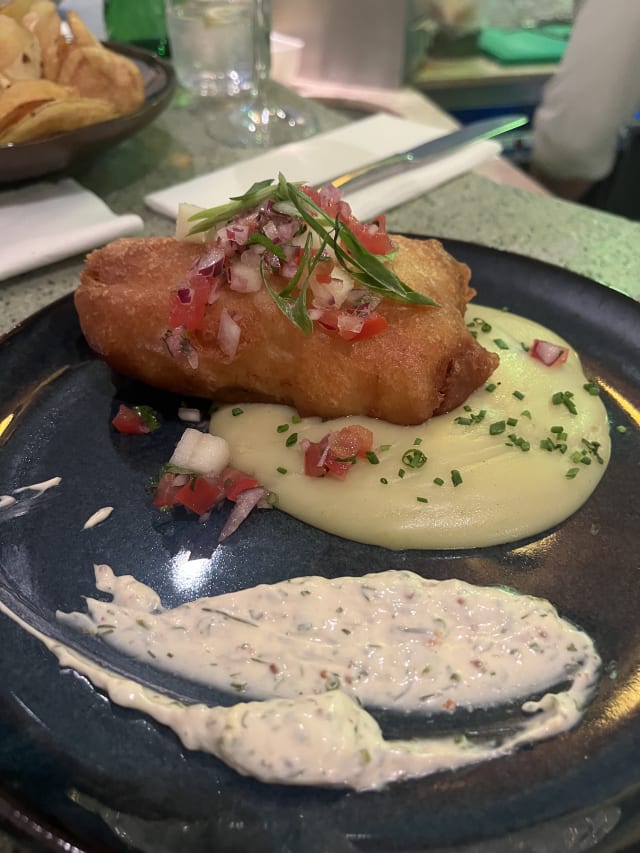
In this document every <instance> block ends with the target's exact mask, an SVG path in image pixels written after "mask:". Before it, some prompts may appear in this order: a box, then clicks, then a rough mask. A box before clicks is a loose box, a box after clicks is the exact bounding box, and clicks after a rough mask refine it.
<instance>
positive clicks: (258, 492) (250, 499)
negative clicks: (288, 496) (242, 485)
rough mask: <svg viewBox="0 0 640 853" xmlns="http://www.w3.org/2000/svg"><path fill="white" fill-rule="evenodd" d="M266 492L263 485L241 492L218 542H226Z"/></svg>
mask: <svg viewBox="0 0 640 853" xmlns="http://www.w3.org/2000/svg"><path fill="white" fill-rule="evenodd" d="M266 494H267V492H266V489H264V488H263V487H262V486H256V488H255V489H245V490H244V492H240V494H239V495H238V497H237V498H236V502H235V505H234V507H233V509H232V510H231V513H230V514H229V518H228V519H227V521H226V523H225V525H224V527H223V528H222V531H221V533H220V536H219V537H218V542H224V540H225V539H227V538H228V537H229V536H231V534H232V533H235V531H236V530H237V529H238V527H240V525H241V524H242V522H243V521H244V520H245V518H246V517H247V516H248V515H249V513H250V512H251V511H252V510H253V509H255V507H256V506H257V505H258V504H259V503H260V501H261V500H262V499H263V498H264V497H265V496H266Z"/></svg>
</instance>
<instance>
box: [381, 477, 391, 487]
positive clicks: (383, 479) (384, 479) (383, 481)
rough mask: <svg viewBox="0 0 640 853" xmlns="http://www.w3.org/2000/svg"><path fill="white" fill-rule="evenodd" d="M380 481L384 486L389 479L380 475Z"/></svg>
mask: <svg viewBox="0 0 640 853" xmlns="http://www.w3.org/2000/svg"><path fill="white" fill-rule="evenodd" d="M380 482H381V483H382V485H383V486H386V485H387V483H388V482H389V481H388V480H387V478H386V477H380Z"/></svg>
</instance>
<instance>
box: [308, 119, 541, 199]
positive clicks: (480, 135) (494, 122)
mask: <svg viewBox="0 0 640 853" xmlns="http://www.w3.org/2000/svg"><path fill="white" fill-rule="evenodd" d="M528 121H529V119H528V118H527V116H524V115H519V114H513V115H502V116H492V117H491V118H486V119H480V120H479V121H473V122H471V123H470V124H466V125H464V127H461V128H460V129H458V130H454V131H452V132H451V133H445V134H444V135H443V136H437V137H436V138H435V139H430V140H429V141H428V142H423V143H422V145H417V146H416V147H415V148H409V149H407V150H406V151H398V152H397V153H396V154H391V155H390V156H389V157H384V158H383V159H381V160H374V161H373V162H371V163H368V164H366V165H365V166H361V167H360V168H358V169H352V170H351V171H350V172H345V173H344V174H342V175H337V176H336V177H335V178H332V179H331V180H329V181H324V182H323V183H322V184H320V185H319V187H322V186H327V185H329V184H333V186H334V187H338V188H340V189H341V190H345V189H346V188H347V187H348V188H349V191H350V192H352V191H354V190H360V189H363V188H364V187H367V186H370V185H371V184H374V183H377V182H378V181H381V180H384V179H386V178H389V177H392V176H393V175H396V174H399V173H400V172H405V171H406V170H407V169H412V168H416V167H418V166H423V165H424V164H425V163H426V162H427V161H428V160H429V159H431V158H433V157H435V156H437V155H438V154H442V153H443V152H444V151H452V150H453V149H455V148H460V147H462V146H463V145H467V144H468V143H470V142H475V141H477V140H479V139H492V138H493V137H495V136H499V135H500V134H502V133H506V132H507V131H510V130H515V129H516V128H517V127H522V125H524V124H527V122H528Z"/></svg>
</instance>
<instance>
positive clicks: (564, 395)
mask: <svg viewBox="0 0 640 853" xmlns="http://www.w3.org/2000/svg"><path fill="white" fill-rule="evenodd" d="M572 398H573V393H572V392H571V391H556V393H555V394H554V395H553V396H552V397H551V402H552V403H553V405H554V406H565V407H566V408H567V409H568V410H569V411H570V412H571V414H572V415H577V414H578V410H577V409H576V406H575V403H574V402H573V399H572Z"/></svg>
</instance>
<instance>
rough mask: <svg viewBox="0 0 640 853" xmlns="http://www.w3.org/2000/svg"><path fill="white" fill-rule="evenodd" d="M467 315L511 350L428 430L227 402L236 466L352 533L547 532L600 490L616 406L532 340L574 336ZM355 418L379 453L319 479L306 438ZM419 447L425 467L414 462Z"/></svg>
mask: <svg viewBox="0 0 640 853" xmlns="http://www.w3.org/2000/svg"><path fill="white" fill-rule="evenodd" d="M467 323H471V324H472V325H473V328H474V331H475V332H476V334H477V336H478V340H479V342H480V343H481V344H482V345H483V346H484V347H485V348H486V349H490V350H493V351H495V352H498V353H499V355H500V366H499V367H498V368H497V370H496V371H495V372H494V374H493V375H492V376H491V379H490V381H489V382H487V383H486V385H485V387H483V388H480V389H478V390H477V391H475V392H474V393H473V394H471V396H470V397H469V398H468V399H467V401H466V403H465V405H464V406H460V407H459V408H457V409H455V410H454V411H452V412H450V413H448V414H445V415H439V416H438V417H436V418H432V419H431V420H429V421H427V422H426V423H425V424H423V425H422V426H419V427H403V426H396V425H394V424H389V423H386V422H385V421H381V420H374V419H371V418H360V417H358V418H355V417H349V418H339V419H336V420H330V421H322V420H320V419H319V418H304V419H300V418H299V417H297V415H296V413H295V412H294V410H292V409H289V408H288V407H285V406H273V405H262V404H253V405H242V406H234V407H227V408H224V409H221V410H220V411H218V412H217V413H216V414H215V415H214V416H213V418H212V419H211V427H210V428H211V432H213V433H215V434H216V435H220V436H222V437H223V438H225V439H226V440H227V442H228V443H229V446H230V448H231V458H232V461H233V464H234V465H236V466H237V467H238V468H240V469H242V470H243V471H246V472H247V473H249V474H251V475H253V476H254V477H256V479H258V480H259V481H260V482H261V483H262V484H263V485H264V486H265V487H266V488H267V489H269V490H270V491H272V492H273V493H275V494H276V495H277V496H278V507H279V508H280V509H281V510H284V511H285V512H287V513H289V514H290V515H293V516H295V517H296V518H299V519H301V520H302V521H305V522H307V523H308V524H311V525H313V526H315V527H319V528H321V529H322V530H326V531H328V532H330V533H335V534H337V535H339V536H343V537H344V538H346V539H352V540H355V541H359V542H366V543H368V544H371V545H381V546H383V547H386V548H394V549H403V548H424V549H428V548H447V549H450V548H467V547H471V548H473V547H484V546H489V545H497V544H502V543H506V542H513V541H516V540H517V539H522V538H525V537H528V536H533V535H534V534H536V533H540V532H541V531H543V530H547V529H549V528H550V527H553V526H554V525H556V524H559V523H560V522H562V521H564V520H565V519H566V518H567V517H568V516H569V515H571V514H572V513H573V512H575V511H576V510H577V509H578V508H579V507H580V506H581V505H582V504H583V503H584V502H585V501H586V500H587V498H588V497H589V495H590V494H591V493H592V492H593V490H594V489H595V488H596V486H597V484H598V482H599V481H600V478H601V477H602V475H603V474H604V472H605V469H606V467H607V463H608V461H609V455H610V439H609V423H608V420H607V414H606V411H605V408H604V406H603V404H602V401H601V400H600V398H599V397H598V396H595V395H594V394H593V393H591V392H592V391H593V390H594V386H593V385H592V384H589V383H587V380H586V378H585V376H584V373H583V371H582V368H581V365H580V361H579V359H578V356H577V354H576V353H575V351H573V350H570V352H569V357H568V359H567V361H566V362H565V363H564V364H556V365H553V366H551V367H547V366H546V365H544V364H543V363H542V362H541V361H539V360H537V359H535V358H532V357H531V355H530V354H529V353H528V352H527V351H526V350H525V349H524V346H528V345H531V344H532V343H533V341H534V340H535V339H536V338H539V339H542V340H546V341H552V342H557V343H559V344H564V345H567V344H566V342H565V341H563V340H562V339H561V338H559V337H558V335H555V334H554V333H553V332H550V331H549V330H548V329H545V328H544V327H543V326H540V325H539V324H537V323H534V322H532V321H531V320H527V319H524V318H523V317H518V316H516V315H514V314H510V313H507V312H505V311H497V310H496V309H493V308H487V307H483V306H479V305H472V306H471V307H470V308H469V309H468V310H467ZM523 345H524V346H523ZM567 346H568V345H567ZM585 385H588V389H587V388H585ZM595 390H597V389H595ZM567 392H569V393H568V395H567ZM574 410H575V411H574ZM354 423H358V424H362V425H364V426H366V427H367V428H368V429H370V430H371V431H372V432H373V440H374V451H375V460H373V461H358V462H357V464H356V465H354V466H353V468H352V470H351V471H350V472H349V473H348V474H347V476H346V478H345V480H344V481H340V480H336V479H334V478H332V477H324V478H315V479H314V478H311V477H307V476H305V474H304V458H303V454H302V452H301V450H300V446H299V442H300V440H301V439H303V438H308V439H310V440H312V441H319V440H320V439H321V438H322V437H323V436H324V435H326V434H327V433H328V432H330V431H333V430H338V429H340V428H341V427H343V426H347V425H349V424H354ZM292 437H294V438H292ZM412 455H413V457H414V459H417V460H418V461H420V462H422V461H423V460H424V464H419V465H418V464H416V462H415V461H414V462H413V464H412V459H411V458H410V457H411V456H412Z"/></svg>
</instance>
